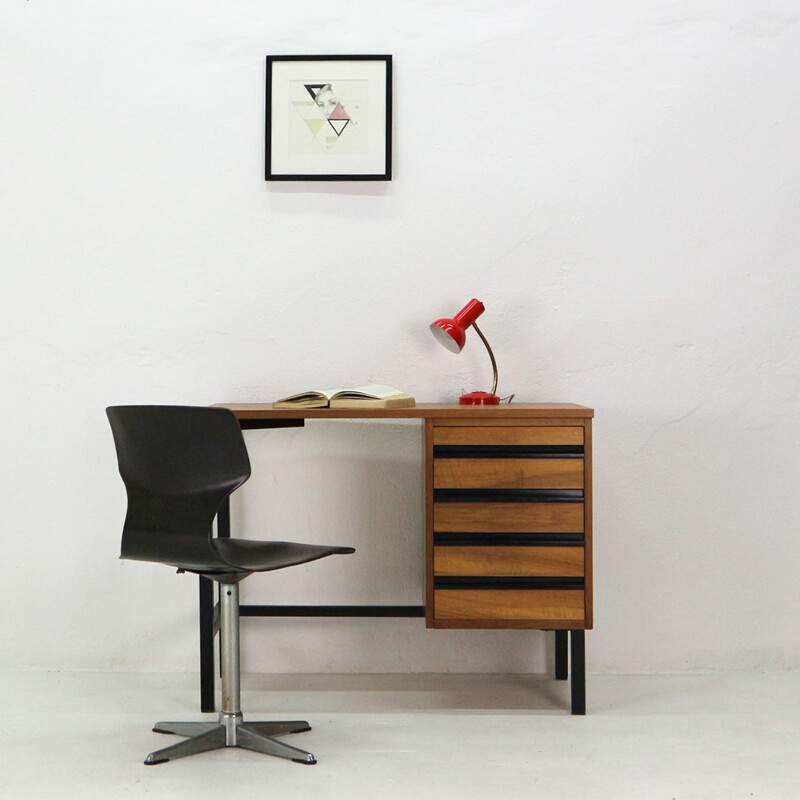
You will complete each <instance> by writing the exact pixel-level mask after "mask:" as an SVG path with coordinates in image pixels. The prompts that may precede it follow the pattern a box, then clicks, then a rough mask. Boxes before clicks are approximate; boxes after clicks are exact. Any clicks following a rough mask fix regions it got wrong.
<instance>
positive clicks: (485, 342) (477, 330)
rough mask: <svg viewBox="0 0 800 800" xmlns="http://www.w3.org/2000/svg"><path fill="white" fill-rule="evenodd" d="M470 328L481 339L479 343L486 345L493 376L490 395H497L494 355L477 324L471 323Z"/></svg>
mask: <svg viewBox="0 0 800 800" xmlns="http://www.w3.org/2000/svg"><path fill="white" fill-rule="evenodd" d="M472 327H473V328H475V332H476V333H477V334H478V336H480V337H481V341H482V342H483V343H484V344H485V345H486V349H487V350H488V352H489V359H490V361H491V362H492V375H493V376H494V380H493V381H492V391H491V392H490V394H494V395H496V394H497V362H496V361H495V360H494V353H493V352H492V348H491V347H489V342H488V341H487V340H486V337H485V336H484V335H483V332H482V331H481V329H480V328H479V327H478V323H477V322H473V323H472Z"/></svg>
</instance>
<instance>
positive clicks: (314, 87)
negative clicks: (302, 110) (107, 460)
mask: <svg viewBox="0 0 800 800" xmlns="http://www.w3.org/2000/svg"><path fill="white" fill-rule="evenodd" d="M304 85H305V87H306V91H307V92H308V93H309V94H310V95H311V99H312V100H316V99H317V94H318V93H319V90H320V89H322V88H323V87H324V86H325V84H324V83H306V84H304Z"/></svg>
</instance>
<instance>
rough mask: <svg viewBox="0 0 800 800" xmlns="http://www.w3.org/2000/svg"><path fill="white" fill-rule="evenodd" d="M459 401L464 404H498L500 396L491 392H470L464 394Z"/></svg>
mask: <svg viewBox="0 0 800 800" xmlns="http://www.w3.org/2000/svg"><path fill="white" fill-rule="evenodd" d="M458 402H459V404H460V405H462V406H496V405H499V404H500V398H499V397H498V396H497V395H496V394H492V393H491V392H470V393H469V394H462V395H461V397H459V398H458Z"/></svg>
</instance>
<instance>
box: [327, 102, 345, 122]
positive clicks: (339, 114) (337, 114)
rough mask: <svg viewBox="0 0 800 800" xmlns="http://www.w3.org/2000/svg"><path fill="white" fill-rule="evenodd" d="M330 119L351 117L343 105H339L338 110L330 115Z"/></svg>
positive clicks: (335, 109) (337, 105) (334, 110)
mask: <svg viewBox="0 0 800 800" xmlns="http://www.w3.org/2000/svg"><path fill="white" fill-rule="evenodd" d="M328 119H350V115H349V114H348V113H347V112H346V111H345V110H344V106H343V105H342V104H341V103H337V104H336V108H334V109H333V111H331V113H330V114H328Z"/></svg>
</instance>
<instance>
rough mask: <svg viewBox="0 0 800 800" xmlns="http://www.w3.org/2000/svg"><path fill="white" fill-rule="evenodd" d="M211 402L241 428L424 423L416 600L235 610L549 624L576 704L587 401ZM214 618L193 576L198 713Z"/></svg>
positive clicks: (581, 697) (224, 516)
mask: <svg viewBox="0 0 800 800" xmlns="http://www.w3.org/2000/svg"><path fill="white" fill-rule="evenodd" d="M218 405H221V406H224V407H226V408H230V409H231V410H232V411H233V412H234V414H236V417H237V418H238V420H239V423H240V425H241V426H242V429H243V430H250V429H255V428H278V427H294V426H302V425H304V424H305V422H306V420H335V419H357V420H365V421H369V420H373V419H419V420H420V421H421V422H422V423H423V424H424V427H425V437H424V448H425V452H424V462H423V463H424V470H425V542H426V545H425V553H426V566H425V601H424V605H420V606H255V605H250V606H248V605H242V606H241V615H242V616H349V617H353V616H362V617H423V616H424V617H425V622H426V625H427V626H428V627H429V628H521V629H537V630H552V631H555V633H556V666H555V675H556V678H558V679H561V680H564V679H566V678H567V677H568V673H569V672H570V671H571V699H572V713H573V714H584V713H585V710H586V690H585V657H584V631H586V630H589V629H590V628H591V627H592V436H591V425H592V418H593V416H594V411H593V410H592V409H591V408H586V407H584V406H579V405H574V404H572V403H512V404H503V405H499V406H482V407H476V406H460V405H455V404H420V405H417V406H416V407H414V408H403V409H288V410H287V409H273V408H272V405H271V404H251V403H220V404H218ZM217 524H218V529H217V533H218V535H219V536H229V535H230V516H229V509H228V508H227V507H226V508H223V509H222V510H221V511H220V514H219V516H218V520H217ZM355 557H356V558H357V557H358V553H356V556H355ZM216 627H217V625H216V624H215V609H214V597H213V586H212V581H210V580H207V579H205V578H200V682H201V707H202V710H203V711H213V710H214V635H215V632H216ZM568 633H569V653H568V647H567V634H568ZM570 667H571V670H570Z"/></svg>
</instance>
